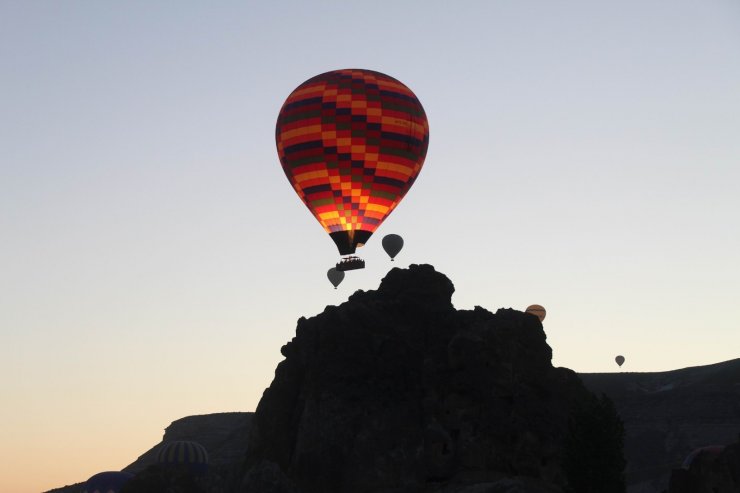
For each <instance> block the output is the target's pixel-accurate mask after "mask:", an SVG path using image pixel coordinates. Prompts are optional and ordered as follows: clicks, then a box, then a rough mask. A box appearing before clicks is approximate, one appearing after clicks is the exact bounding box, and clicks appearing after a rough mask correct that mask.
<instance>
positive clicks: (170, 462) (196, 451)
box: [157, 440, 209, 475]
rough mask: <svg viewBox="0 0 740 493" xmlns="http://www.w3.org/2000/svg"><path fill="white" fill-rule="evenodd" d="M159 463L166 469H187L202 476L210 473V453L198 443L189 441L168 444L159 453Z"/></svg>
mask: <svg viewBox="0 0 740 493" xmlns="http://www.w3.org/2000/svg"><path fill="white" fill-rule="evenodd" d="M157 463H158V464H159V465H161V466H163V467H165V468H185V469H187V470H188V471H189V472H190V473H192V474H195V475H201V474H205V473H207V472H208V464H209V459H208V451H207V450H206V449H205V447H204V446H203V445H201V444H199V443H198V442H193V441H189V440H176V441H172V442H167V443H165V444H163V445H162V446H161V447H160V449H159V452H157Z"/></svg>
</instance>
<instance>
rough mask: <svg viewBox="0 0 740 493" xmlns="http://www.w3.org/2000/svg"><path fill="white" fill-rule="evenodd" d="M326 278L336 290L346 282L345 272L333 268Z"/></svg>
mask: <svg viewBox="0 0 740 493" xmlns="http://www.w3.org/2000/svg"><path fill="white" fill-rule="evenodd" d="M326 277H328V278H329V282H330V283H332V284H333V285H334V289H337V286H339V285H340V284H341V283H342V281H343V280H344V272H342V271H341V270H337V269H335V268H334V267H332V268H331V269H329V272H327V273H326Z"/></svg>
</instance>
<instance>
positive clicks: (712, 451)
mask: <svg viewBox="0 0 740 493" xmlns="http://www.w3.org/2000/svg"><path fill="white" fill-rule="evenodd" d="M724 449H725V447H724V445H707V446H705V447H699V448H697V449H694V450H692V451H691V453H690V454H689V455H687V456H686V458H685V459H684V460H683V463H682V464H681V467H682V468H683V469H690V468H691V464H692V463H693V462H694V461H695V460H696V458H697V457H698V456H700V455H701V456H703V457H706V458H708V459H715V458H716V457H717V456H718V455H719V454H721V453H722V451H723V450H724Z"/></svg>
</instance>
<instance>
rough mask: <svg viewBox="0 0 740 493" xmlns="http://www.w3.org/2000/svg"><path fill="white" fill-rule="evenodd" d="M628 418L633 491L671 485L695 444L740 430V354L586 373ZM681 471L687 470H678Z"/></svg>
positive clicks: (720, 440) (726, 439)
mask: <svg viewBox="0 0 740 493" xmlns="http://www.w3.org/2000/svg"><path fill="white" fill-rule="evenodd" d="M579 376H580V377H581V380H582V381H583V382H584V384H585V385H586V386H587V387H588V388H589V389H591V390H592V391H594V392H597V393H601V392H603V393H605V394H606V395H608V396H609V397H610V398H611V399H612V401H614V404H615V405H616V408H617V411H618V412H619V415H620V416H621V418H622V420H623V421H624V426H625V430H626V435H625V444H624V447H625V456H626V457H627V459H628V462H627V468H626V470H625V475H626V479H627V486H628V491H629V493H655V492H660V491H664V490H666V489H667V488H668V480H669V476H670V474H671V469H676V468H679V466H680V465H681V463H682V462H683V460H684V458H686V456H687V455H688V454H689V453H690V452H691V451H692V450H694V449H696V448H698V447H702V446H706V445H717V444H727V443H732V442H733V441H734V440H735V437H736V436H737V435H738V433H740V359H735V360H731V361H726V362H723V363H717V364H714V365H707V366H699V367H692V368H683V369H681V370H673V371H667V372H657V373H585V374H580V375H579ZM678 474H681V473H678Z"/></svg>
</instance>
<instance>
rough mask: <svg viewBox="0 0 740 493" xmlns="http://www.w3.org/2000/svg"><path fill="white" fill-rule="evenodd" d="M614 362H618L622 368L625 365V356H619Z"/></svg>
mask: <svg viewBox="0 0 740 493" xmlns="http://www.w3.org/2000/svg"><path fill="white" fill-rule="evenodd" d="M614 361H616V362H617V364H618V365H619V366H622V365H623V364H624V356H622V355H621V354H620V355H619V356H617V357H616V358H614Z"/></svg>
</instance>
